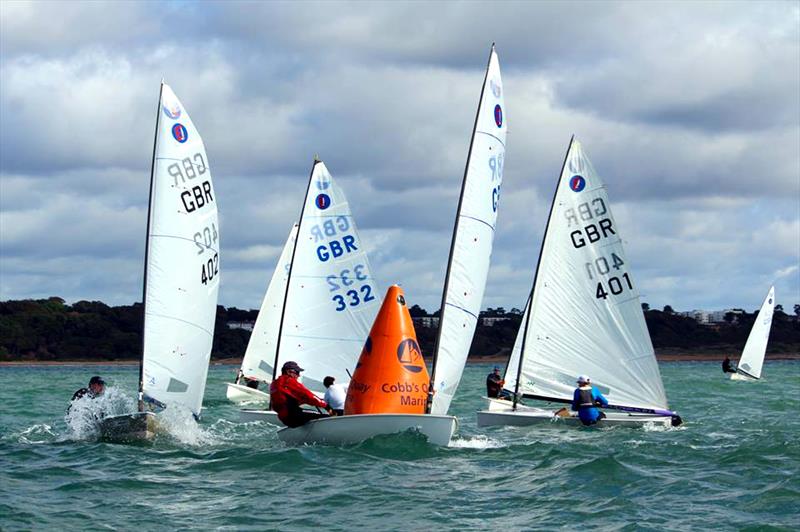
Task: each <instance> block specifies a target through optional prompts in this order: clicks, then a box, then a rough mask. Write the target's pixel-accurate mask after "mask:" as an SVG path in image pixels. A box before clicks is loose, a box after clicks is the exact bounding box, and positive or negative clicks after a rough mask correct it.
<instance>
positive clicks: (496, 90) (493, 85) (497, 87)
mask: <svg viewBox="0 0 800 532" xmlns="http://www.w3.org/2000/svg"><path fill="white" fill-rule="evenodd" d="M489 86H490V87H491V88H492V94H494V97H495V98H499V97H500V95H502V94H503V89H502V87H501V86H500V84H499V83H497V82H496V81H495V80H494V79H490V80H489Z"/></svg>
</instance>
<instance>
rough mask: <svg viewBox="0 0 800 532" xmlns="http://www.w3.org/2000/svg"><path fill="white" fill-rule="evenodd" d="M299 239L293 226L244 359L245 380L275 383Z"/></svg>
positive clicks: (276, 266)
mask: <svg viewBox="0 0 800 532" xmlns="http://www.w3.org/2000/svg"><path fill="white" fill-rule="evenodd" d="M296 238H297V224H294V226H292V230H291V231H290V232H289V238H287V239H286V244H285V245H284V246H283V251H282V252H281V256H280V258H279V259H278V264H276V265H275V271H274V272H273V273H272V279H271V280H270V282H269V286H267V292H266V293H265V294H264V300H263V301H262V302H261V309H260V310H259V311H258V317H257V318H256V324H255V326H253V334H251V335H250V341H249V342H248V343H247V350H246V351H245V353H244V358H243V359H242V367H241V370H242V373H243V374H244V376H245V377H249V378H252V379H258V380H260V381H266V382H270V381H272V364H274V363H275V348H276V347H277V341H278V328H279V327H280V322H281V312H282V311H283V298H284V296H285V295H286V280H287V279H288V278H289V267H290V266H291V264H292V250H293V249H294V241H295V239H296Z"/></svg>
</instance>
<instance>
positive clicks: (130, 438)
mask: <svg viewBox="0 0 800 532" xmlns="http://www.w3.org/2000/svg"><path fill="white" fill-rule="evenodd" d="M158 430H159V426H158V420H157V419H156V415H155V414H154V413H153V412H135V413H133V414H124V415H121V416H111V417H107V418H104V419H102V420H101V421H100V439H101V440H103V441H106V442H109V443H135V442H142V441H150V440H152V439H153V438H155V436H156V433H157V432H158Z"/></svg>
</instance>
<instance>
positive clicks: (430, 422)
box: [278, 414, 458, 447]
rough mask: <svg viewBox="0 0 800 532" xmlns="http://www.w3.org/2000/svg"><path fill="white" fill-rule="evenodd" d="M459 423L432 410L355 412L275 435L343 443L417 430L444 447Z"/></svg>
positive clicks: (300, 440) (288, 440) (303, 441)
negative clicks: (425, 411) (414, 412)
mask: <svg viewBox="0 0 800 532" xmlns="http://www.w3.org/2000/svg"><path fill="white" fill-rule="evenodd" d="M457 427H458V421H457V420H456V418H455V417H453V416H438V415H432V414H355V415H349V416H336V417H327V418H322V419H316V420H314V421H310V422H308V423H306V424H305V425H303V426H301V427H296V428H288V427H287V428H284V429H281V430H279V431H278V438H280V440H281V441H283V442H285V443H288V444H291V445H302V444H306V443H327V444H333V445H346V444H353V443H359V442H362V441H364V440H367V439H369V438H372V437H374V436H380V435H384V434H396V433H400V432H406V431H417V432H419V433H421V434H424V435H425V436H427V438H428V442H429V443H432V444H433V445H439V446H442V447H446V446H447V445H448V444H449V443H450V438H451V437H452V436H453V433H454V432H455V431H456V428H457Z"/></svg>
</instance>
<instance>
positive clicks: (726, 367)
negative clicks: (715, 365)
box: [722, 355, 736, 373]
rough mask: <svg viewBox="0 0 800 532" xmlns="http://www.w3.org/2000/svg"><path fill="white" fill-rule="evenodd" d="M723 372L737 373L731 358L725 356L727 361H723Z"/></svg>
mask: <svg viewBox="0 0 800 532" xmlns="http://www.w3.org/2000/svg"><path fill="white" fill-rule="evenodd" d="M722 371H723V372H725V373H736V369H735V368H734V367H733V363H731V357H729V356H728V355H725V360H723V361H722Z"/></svg>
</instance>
